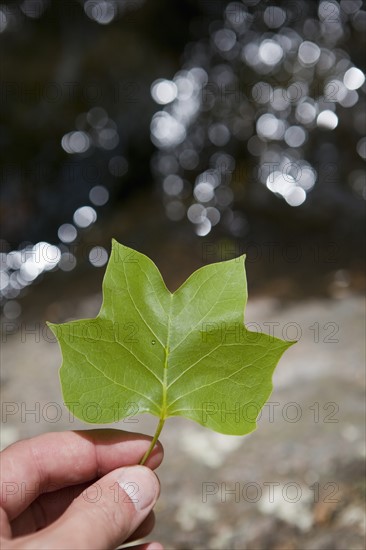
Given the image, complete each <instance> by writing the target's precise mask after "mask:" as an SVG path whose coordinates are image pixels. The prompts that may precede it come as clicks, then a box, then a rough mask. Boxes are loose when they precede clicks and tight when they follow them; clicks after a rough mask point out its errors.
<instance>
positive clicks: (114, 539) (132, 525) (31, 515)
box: [0, 429, 163, 550]
mask: <svg viewBox="0 0 366 550" xmlns="http://www.w3.org/2000/svg"><path fill="white" fill-rule="evenodd" d="M150 442H151V438H149V437H148V436H145V435H141V434H136V433H130V432H123V431H120V430H111V429H102V430H85V431H84V430H83V431H75V432H59V433H48V434H44V435H40V436H38V437H34V438H32V439H27V440H23V441H18V442H17V443H14V444H13V445H11V446H10V447H8V448H7V449H5V450H4V451H3V452H2V453H1V455H2V456H1V474H2V483H1V507H0V528H1V532H0V535H1V539H0V541H1V544H0V548H2V549H4V550H16V549H21V550H23V549H24V550H25V549H26V550H28V549H29V550H30V549H34V550H40V549H45V550H53V549H62V550H69V549H70V550H81V549H88V550H92V549H93V550H99V549H100V550H107V549H113V548H116V547H117V546H119V545H120V544H122V543H123V542H130V541H133V540H137V539H139V538H142V537H144V536H146V535H147V534H148V533H150V531H151V530H152V528H153V526H154V515H153V512H152V511H151V510H152V508H153V506H154V505H155V503H156V500H157V498H158V496H159V481H158V478H157V477H156V475H155V474H154V473H153V472H152V471H151V469H155V468H157V467H158V466H159V464H160V463H161V461H162V458H163V450H162V447H161V445H160V444H159V443H158V444H157V445H156V446H155V448H154V451H153V452H152V454H151V455H150V457H149V458H148V460H147V462H146V465H147V466H148V467H146V466H136V464H138V462H139V460H140V459H141V457H142V456H143V455H144V453H145V451H146V450H147V449H148V447H149V444H150ZM150 468H151V469H150ZM123 487H124V489H123ZM134 548H135V549H136V548H138V549H139V550H162V546H161V545H160V544H159V543H147V544H143V545H141V546H137V547H136V546H135V547H134Z"/></svg>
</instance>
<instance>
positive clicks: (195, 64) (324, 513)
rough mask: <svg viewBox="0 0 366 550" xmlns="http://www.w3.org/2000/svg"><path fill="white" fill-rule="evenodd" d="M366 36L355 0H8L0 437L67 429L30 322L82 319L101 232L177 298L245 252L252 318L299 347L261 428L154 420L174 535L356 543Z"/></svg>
mask: <svg viewBox="0 0 366 550" xmlns="http://www.w3.org/2000/svg"><path fill="white" fill-rule="evenodd" d="M365 31H366V5H365V4H364V2H362V0H341V1H339V2H337V1H336V0H331V1H325V0H320V1H315V0H314V1H312V2H305V1H302V0H284V1H270V0H268V1H266V0H242V1H240V2H239V1H238V2H235V1H234V2H227V1H222V0H181V1H180V2H171V1H169V0H158V1H152V0H131V1H130V0H86V1H82V0H66V1H63V2H55V1H50V0H23V1H11V2H1V3H0V41H1V61H2V83H1V88H0V90H1V91H0V94H1V101H0V108H1V122H0V131H1V137H0V140H1V150H2V161H1V171H0V176H1V210H0V212H1V229H2V231H1V240H0V247H1V250H0V270H1V271H0V292H1V306H2V323H1V328H2V336H1V338H2V350H3V351H2V370H1V382H2V400H3V408H2V424H1V435H2V445H3V446H6V445H8V444H9V443H11V442H12V441H14V440H16V439H18V438H20V437H28V436H30V435H35V434H38V433H41V432H44V431H50V430H63V429H66V428H75V427H80V426H81V423H79V422H77V421H76V420H74V419H73V418H72V417H70V416H69V414H68V412H67V411H66V409H65V408H64V406H63V405H62V403H63V401H62V396H61V394H60V389H59V383H58V376H57V369H58V367H59V364H60V354H59V350H58V346H57V344H56V343H55V342H54V339H53V337H52V335H51V334H50V333H49V332H48V331H47V330H46V328H45V325H44V322H45V321H46V320H50V321H52V322H63V321H66V320H68V319H73V318H79V317H89V316H90V317H92V316H95V315H96V313H97V312H98V309H99V307H100V303H101V294H100V291H101V281H102V277H103V274H104V270H105V265H106V263H107V261H108V256H109V252H110V243H111V238H112V237H114V238H116V239H117V240H118V241H119V242H121V243H123V244H126V245H128V246H132V247H133V248H136V249H137V250H139V251H140V252H143V253H146V254H148V255H149V256H150V257H151V258H152V259H153V260H154V261H155V262H156V264H157V265H158V267H159V269H160V270H161V272H162V274H163V276H164V278H165V280H166V281H167V285H168V287H169V288H170V290H172V291H173V290H175V289H176V288H177V287H178V286H179V285H180V284H181V283H182V282H183V281H184V280H185V278H186V277H187V276H189V275H190V274H191V273H192V271H193V270H194V269H196V268H198V267H200V266H202V265H205V264H207V263H210V262H213V261H219V260H226V259H230V258H233V257H235V256H238V255H240V254H242V253H246V254H247V277H248V283H249V293H250V299H249V304H248V309H247V312H246V322H247V324H249V328H252V330H253V327H254V329H258V330H262V331H263V332H267V333H270V334H274V335H275V336H278V337H281V338H285V339H288V340H291V339H298V340H299V343H298V344H297V345H296V346H293V347H292V348H291V349H290V350H289V351H288V352H287V353H286V355H285V356H284V358H283V360H281V362H280V365H279V367H278V369H277V372H276V375H275V380H274V382H275V390H274V393H273V394H272V396H271V398H270V401H271V403H272V405H269V406H267V408H266V411H264V413H263V414H262V417H261V418H260V420H259V423H258V425H259V428H258V430H257V432H255V433H254V434H251V435H250V436H247V437H245V438H231V437H227V436H225V437H224V436H221V435H218V434H214V433H211V432H208V430H204V429H203V428H201V427H200V426H198V425H197V426H196V425H194V424H193V423H191V422H190V421H188V420H187V421H185V420H182V419H171V420H170V421H168V422H167V424H166V427H165V428H164V432H163V434H162V437H161V440H162V442H163V443H164V444H165V447H166V458H165V463H164V465H163V466H162V467H161V470H160V474H159V475H160V478H161V481H162V486H163V492H162V498H161V502H160V504H159V507H158V509H157V515H158V522H157V528H156V535H157V536H158V537H160V538H161V540H162V542H163V543H164V544H165V546H166V548H168V549H170V548H171V549H183V548H192V549H196V548H197V549H200V548H202V549H203V548H210V549H226V548H230V549H231V548H236V549H250V550H252V549H254V548H255V549H270V550H271V549H273V550H275V549H276V550H277V549H281V550H292V549H294V550H297V549H299V550H304V549H324V550H329V548H332V549H340V550H344V549H345V548H347V549H354V550H357V549H358V548H360V549H361V548H364V545H365V534H366V518H365V513H364V509H363V504H364V499H365V482H364V476H363V474H364V458H365V446H364V438H363V437H364V385H365V380H364V370H363V364H364V347H363V341H364V301H363V294H364V289H365V271H364V258H365V231H364V228H365V223H364V222H365V219H364V217H365V208H364V200H365V197H366V183H365V171H364V162H365V158H366V137H365V134H366V111H365V92H366V83H365V74H364V73H365V55H364V52H365V36H366V34H365ZM118 427H120V428H122V429H131V430H134V431H136V430H138V431H146V432H147V433H153V432H154V429H155V420H154V419H150V418H148V417H138V418H136V422H135V423H130V422H129V423H127V422H125V423H120V424H118ZM182 480H184V483H183V486H182V485H181V483H182ZM205 491H206V493H205ZM230 491H234V492H231V493H230Z"/></svg>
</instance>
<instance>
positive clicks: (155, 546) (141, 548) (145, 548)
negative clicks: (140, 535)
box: [129, 542, 164, 550]
mask: <svg viewBox="0 0 366 550" xmlns="http://www.w3.org/2000/svg"><path fill="white" fill-rule="evenodd" d="M129 548H132V549H133V550H164V547H163V546H162V545H161V544H160V542H145V544H138V545H137V546H130V547H129Z"/></svg>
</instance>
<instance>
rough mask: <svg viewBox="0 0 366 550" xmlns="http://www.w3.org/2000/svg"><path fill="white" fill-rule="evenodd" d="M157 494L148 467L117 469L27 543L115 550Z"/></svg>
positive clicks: (89, 489) (44, 546)
mask: <svg viewBox="0 0 366 550" xmlns="http://www.w3.org/2000/svg"><path fill="white" fill-rule="evenodd" d="M159 491H160V487H159V481H158V478H157V477H156V475H155V474H154V473H153V472H152V471H151V470H150V469H149V468H146V467H145V466H130V467H125V468H119V469H118V470H114V471H113V472H110V473H109V474H107V475H106V476H104V477H102V478H101V479H99V480H98V481H97V482H95V483H93V485H90V487H88V488H87V489H86V490H85V491H84V492H83V493H82V494H81V495H79V496H78V497H77V498H76V499H75V500H74V501H73V502H72V504H71V505H70V506H69V508H68V509H67V510H66V512H65V513H64V514H63V515H62V516H61V517H60V518H59V519H58V520H57V521H56V522H55V523H53V524H52V525H50V526H49V527H47V528H46V529H44V530H43V531H42V532H39V533H37V534H35V535H31V536H30V537H27V538H28V541H29V542H30V539H31V538H34V541H36V542H37V545H38V546H36V547H37V548H48V549H49V550H53V549H58V548H59V549H61V548H62V549H65V548H70V549H71V548H72V549H73V550H81V549H88V550H91V549H93V550H106V549H113V548H116V546H119V545H120V544H122V543H123V542H124V541H125V540H126V539H127V538H128V537H129V536H130V535H132V533H133V532H134V531H135V530H136V529H137V527H138V526H139V525H140V524H141V523H142V522H143V521H144V519H145V518H146V517H147V515H148V514H149V512H150V511H151V509H152V508H153V506H154V504H155V503H156V500H157V498H158V496H159ZM27 548H32V546H27Z"/></svg>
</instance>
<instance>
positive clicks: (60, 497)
mask: <svg viewBox="0 0 366 550" xmlns="http://www.w3.org/2000/svg"><path fill="white" fill-rule="evenodd" d="M95 481H97V480H95ZM90 485H91V483H83V484H82V485H74V486H72V487H64V488H63V489H60V490H59V491H56V492H55V493H44V494H42V495H40V496H39V497H38V498H37V499H36V500H35V501H33V502H32V503H31V505H30V506H28V508H26V510H24V511H23V512H22V513H21V514H20V515H19V516H17V517H16V518H15V519H14V520H13V521H12V522H11V533H12V536H13V537H21V536H25V535H30V534H31V533H35V532H36V531H39V530H40V529H44V528H45V527H48V526H49V525H51V524H52V523H53V522H54V521H56V520H57V519H58V518H59V517H60V516H61V515H62V514H63V513H64V512H65V510H66V509H67V508H68V507H69V506H70V504H71V503H72V502H73V500H74V499H75V498H77V497H78V496H79V495H80V494H81V493H82V492H83V491H85V489H87V488H88V487H89V486H90ZM154 523H155V518H154V513H153V512H151V514H149V516H148V517H147V518H146V520H145V521H144V522H143V524H142V525H141V526H140V527H139V529H138V533H136V536H134V535H133V536H132V537H131V540H136V539H138V538H143V537H146V535H148V534H149V533H150V532H151V531H152V529H153V527H154Z"/></svg>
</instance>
